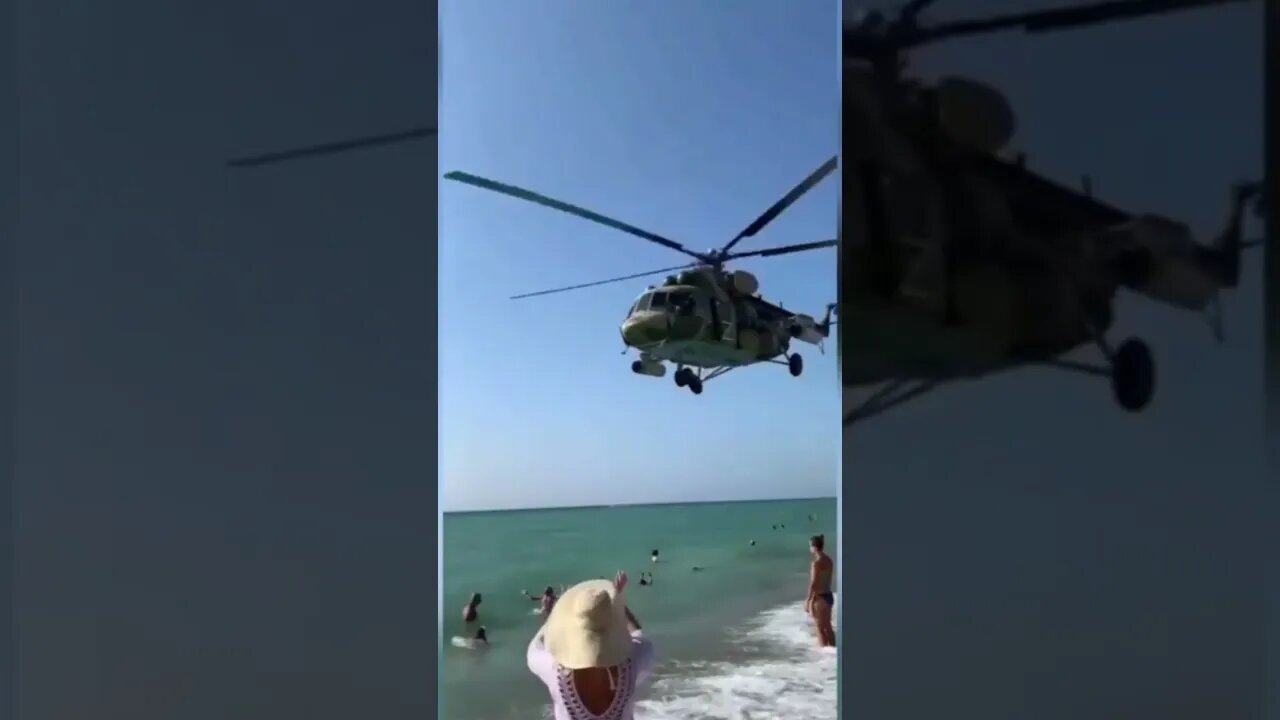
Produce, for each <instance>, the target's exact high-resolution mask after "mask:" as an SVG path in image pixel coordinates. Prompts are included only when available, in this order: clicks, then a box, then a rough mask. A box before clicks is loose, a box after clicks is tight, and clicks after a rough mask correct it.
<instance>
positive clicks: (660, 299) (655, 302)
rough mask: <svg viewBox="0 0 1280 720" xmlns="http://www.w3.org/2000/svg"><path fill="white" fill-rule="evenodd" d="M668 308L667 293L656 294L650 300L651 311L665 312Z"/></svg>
mask: <svg viewBox="0 0 1280 720" xmlns="http://www.w3.org/2000/svg"><path fill="white" fill-rule="evenodd" d="M666 307H667V293H664V292H656V293H654V294H653V296H652V297H651V299H650V300H649V309H651V310H663V309H665V308H666Z"/></svg>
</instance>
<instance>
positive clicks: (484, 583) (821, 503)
mask: <svg viewBox="0 0 1280 720" xmlns="http://www.w3.org/2000/svg"><path fill="white" fill-rule="evenodd" d="M836 510H837V508H836V501H835V499H820V500H791V501H769V502H739V503H706V504H687V505H640V506H627V507H597V508H573V509H559V510H520V511H502V512H477V513H447V514H445V516H444V544H443V554H444V587H443V603H444V618H443V623H444V627H443V629H442V636H443V638H444V643H443V647H442V649H441V659H442V662H441V665H442V668H441V675H442V678H441V717H442V718H444V719H445V720H509V719H510V720H515V719H517V718H519V719H521V720H527V719H530V718H545V717H550V706H549V704H548V701H547V694H546V691H545V689H544V688H543V687H542V685H541V683H540V682H539V681H538V680H537V679H535V678H534V677H533V676H532V675H531V674H529V672H528V670H527V669H526V668H525V664H524V653H525V648H526V647H527V646H528V643H529V640H530V639H531V638H532V637H533V635H534V633H535V632H536V631H537V630H538V627H539V623H540V620H539V618H538V617H537V615H536V614H535V609H534V603H532V602H530V601H529V600H526V599H524V598H523V597H522V596H521V590H528V591H529V592H531V593H534V594H537V593H538V592H539V591H540V589H541V588H543V587H545V586H547V585H553V586H555V587H556V588H557V589H558V588H559V587H560V586H561V585H572V584H574V583H576V582H579V581H582V580H587V579H592V578H602V577H613V575H614V573H616V572H617V571H618V570H625V571H626V572H627V573H628V575H629V576H630V578H631V583H630V586H629V587H628V589H627V595H628V603H629V605H630V606H631V608H632V609H633V611H634V612H635V614H636V616H637V618H638V619H639V620H640V622H641V623H642V624H643V625H644V630H645V633H646V635H647V636H648V637H650V638H651V639H652V640H653V642H654V643H655V645H656V647H657V652H658V664H657V667H656V669H655V673H654V679H653V682H652V683H651V685H650V687H648V688H645V689H642V690H641V693H640V696H641V697H642V698H643V700H642V702H641V703H640V705H639V706H638V710H637V720H666V719H667V718H682V719H684V720H698V719H700V718H701V719H706V720H711V719H713V718H714V719H723V720H739V719H741V720H747V719H750V720H767V719H769V718H805V720H824V719H826V718H831V719H834V718H835V717H836V657H835V653H834V651H832V650H830V649H828V650H825V651H824V650H820V649H819V648H817V647H816V641H815V639H814V634H813V630H812V626H811V622H810V620H809V618H808V616H807V615H805V613H804V607H803V603H804V597H805V589H806V584H807V581H808V567H809V554H808V539H809V536H810V535H814V534H817V533H822V534H825V535H826V538H827V548H828V553H829V554H830V555H831V556H832V558H834V559H835V561H836V563H837V567H838V564H839V562H840V559H839V555H838V553H837V549H838V548H839V541H838V538H837V537H836ZM752 540H755V541H756V544H755V545H754V546H752V545H751V541H752ZM654 549H657V550H659V551H660V553H659V556H660V562H658V563H657V564H653V563H651V562H650V560H649V555H650V552H651V551H652V550H654ZM695 566H696V567H698V568H701V569H700V570H698V571H694V570H693V569H692V568H693V567H695ZM641 571H652V572H653V574H654V584H653V585H652V586H651V587H644V586H640V585H639V584H638V580H639V577H640V572H641ZM837 591H838V588H837ZM472 592H479V593H482V594H483V596H484V601H483V603H482V604H481V605H480V623H481V624H482V625H484V626H485V628H486V630H487V631H488V634H489V639H490V643H491V644H490V647H489V648H488V649H487V650H480V651H477V650H468V649H464V648H459V647H455V646H453V645H452V644H451V643H450V638H452V637H454V636H460V635H464V634H465V632H464V630H463V624H462V618H461V612H462V606H463V604H464V603H465V602H466V600H467V598H468V597H469V596H470V594H471V593H472ZM837 604H838V603H837ZM837 612H838V608H837Z"/></svg>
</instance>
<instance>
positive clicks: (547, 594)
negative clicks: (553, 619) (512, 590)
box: [524, 585, 556, 618]
mask: <svg viewBox="0 0 1280 720" xmlns="http://www.w3.org/2000/svg"><path fill="white" fill-rule="evenodd" d="M524 596H525V597H527V598H529V599H530V600H532V601H534V602H536V603H538V614H539V615H541V616H542V617H544V618H545V617H547V616H548V615H550V614H551V608H553V607H555V606H556V589H555V588H553V587H551V586H550V585H548V586H547V587H546V588H545V589H544V590H543V591H542V594H541V595H539V596H537V597H534V596H533V595H530V594H529V593H527V592H526V593H525V594H524Z"/></svg>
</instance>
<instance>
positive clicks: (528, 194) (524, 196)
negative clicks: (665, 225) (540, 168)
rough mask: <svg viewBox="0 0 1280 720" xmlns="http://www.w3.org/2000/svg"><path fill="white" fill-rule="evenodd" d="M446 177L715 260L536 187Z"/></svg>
mask: <svg viewBox="0 0 1280 720" xmlns="http://www.w3.org/2000/svg"><path fill="white" fill-rule="evenodd" d="M444 177H445V179H446V180H454V181H457V182H460V183H465V184H467V185H471V186H473V187H478V188H481V189H484V190H491V191H493V192H496V193H502V194H503V195H509V196H511V197H513V198H517V199H520V200H526V201H528V202H532V203H537V204H538V205H542V206H543V207H549V208H551V209H552V210H559V211H560V212H564V213H569V214H570V215H576V216H577V217H580V218H583V219H584V220H590V221H592V222H596V223H600V224H601V225H604V226H606V227H611V228H613V229H614V230H621V231H622V232H624V233H627V234H629V235H634V236H636V237H638V238H643V239H645V240H648V241H649V242H652V243H657V244H659V245H661V246H663V247H668V248H671V249H672V250H675V251H677V252H682V253H684V254H685V255H688V256H689V257H692V258H695V259H697V260H699V261H701V262H711V260H710V259H709V258H707V257H706V256H705V255H702V254H701V253H696V252H694V251H692V250H690V249H689V248H686V247H685V246H683V245H681V244H680V243H678V242H676V241H675V240H669V239H667V238H664V237H662V236H661V235H655V234H654V233H651V232H649V231H648V230H641V229H640V228H638V227H636V226H634V225H628V224H627V223H624V222H622V221H621V220H614V219H613V218H611V217H606V216H604V215H601V214H600V213H597V212H592V211H591V210H587V209H586V208H581V207H578V206H577V205H570V204H569V203H567V202H562V201H560V200H556V199H555V198H549V197H547V196H546V195H541V194H539V193H536V192H533V191H532V190H525V189H524V188H521V187H516V186H515V185H507V184H505V183H500V182H496V181H494V180H489V179H487V178H482V177H479V176H476V175H472V174H470V173H464V172H451V173H447V174H446V175H445V176H444Z"/></svg>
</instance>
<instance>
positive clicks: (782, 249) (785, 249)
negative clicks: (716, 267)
mask: <svg viewBox="0 0 1280 720" xmlns="http://www.w3.org/2000/svg"><path fill="white" fill-rule="evenodd" d="M839 244H840V243H839V241H837V240H822V241H819V242H811V243H800V244H798V245H780V246H778V247H771V248H765V249H763V250H752V251H751V252H744V253H733V254H732V255H729V256H728V257H726V258H725V259H726V260H733V259H737V258H744V257H776V256H778V255H790V254H791V253H798V252H805V251H807V250H820V249H822V248H829V247H835V246H836V245H839Z"/></svg>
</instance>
